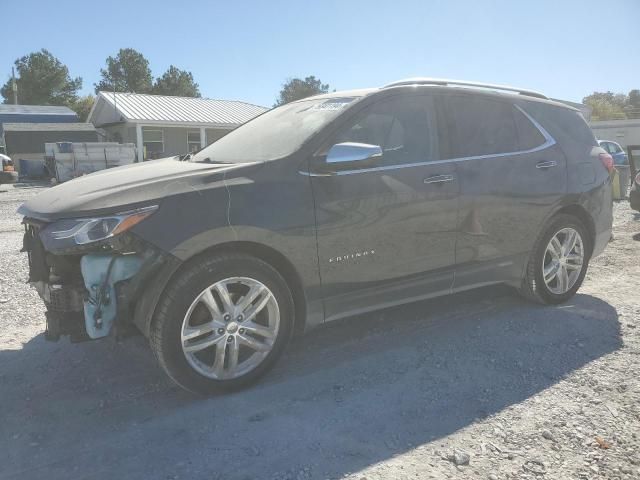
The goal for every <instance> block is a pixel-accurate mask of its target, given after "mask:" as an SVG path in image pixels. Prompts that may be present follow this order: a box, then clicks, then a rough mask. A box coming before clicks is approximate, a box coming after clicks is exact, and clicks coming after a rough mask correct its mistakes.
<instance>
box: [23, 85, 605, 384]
mask: <svg viewBox="0 0 640 480" xmlns="http://www.w3.org/2000/svg"><path fill="white" fill-rule="evenodd" d="M612 168H613V161H612V158H611V156H610V155H609V154H608V153H607V152H605V150H603V149H602V148H601V147H600V146H599V145H598V142H597V141H596V139H595V137H594V135H593V133H592V132H591V130H590V129H589V127H588V126H587V124H586V123H585V121H584V119H583V118H582V116H581V114H580V112H579V111H577V110H575V109H574V108H571V107H569V106H567V105H564V104H561V103H558V102H555V101H551V100H549V99H547V97H545V96H544V95H542V94H540V93H537V92H533V91H529V90H522V89H516V88H512V87H504V86H497V85H487V84H478V83H473V82H460V81H452V80H437V79H429V78H417V79H410V80H404V81H399V82H395V83H392V84H390V85H387V86H385V87H383V88H377V89H368V90H356V91H345V92H334V93H330V94H326V95H319V96H315V97H311V98H305V99H303V100H299V101H295V102H292V103H289V104H286V105H283V106H280V107H278V108H274V109H273V110H270V111H268V112H266V113H264V114H262V115H260V116H258V117H257V118H255V119H253V120H251V121H249V122H248V123H246V124H245V125H243V126H241V127H240V128H237V129H236V130H234V131H232V132H231V133H229V134H228V135H226V136H225V137H223V138H221V139H220V140H218V141H216V142H215V143H213V144H211V145H209V146H208V147H206V148H204V149H202V150H201V151H199V152H197V153H195V154H191V155H187V156H184V157H173V158H167V159H162V160H157V161H152V162H145V163H136V164H133V165H129V166H125V167H120V168H114V169H110V170H105V171H103V172H99V173H95V174H91V175H87V176H85V177H82V178H77V179H75V180H72V181H70V182H67V183H64V184H61V185H58V186H56V187H53V188H50V189H48V190H46V191H44V192H43V193H41V194H39V195H38V196H36V197H34V198H33V199H31V200H29V201H28V202H26V203H25V204H23V205H22V206H21V207H20V209H19V212H20V213H21V214H22V215H24V225H25V236H24V250H25V251H26V252H28V255H29V267H30V273H29V282H30V283H31V284H32V285H33V286H34V287H35V288H36V289H37V291H38V292H39V294H40V296H41V297H42V299H43V300H44V302H45V304H46V307H47V313H46V322H47V330H46V334H45V335H46V337H47V338H48V339H52V340H57V339H58V338H59V337H60V336H61V335H69V336H70V338H71V340H72V341H82V340H90V339H98V338H102V337H106V336H108V335H112V336H116V337H124V336H127V335H129V334H131V333H136V332H141V333H142V334H143V335H145V336H146V337H147V338H148V340H149V342H150V344H151V349H152V350H153V352H154V354H155V356H156V357H157V359H158V362H159V363H160V365H161V366H162V368H163V369H164V371H165V372H166V373H167V374H168V375H169V377H171V378H172V379H173V380H174V381H175V382H176V383H177V384H179V385H180V386H182V387H184V388H185V389H188V390H190V391H195V392H201V393H209V392H212V391H218V390H230V389H235V388H239V387H242V386H245V385H248V384H249V383H251V382H254V381H255V380H256V379H257V378H258V377H260V376H261V375H263V374H264V373H265V372H266V371H267V370H269V369H270V368H271V367H272V366H273V365H274V363H275V362H276V360H277V359H278V357H280V355H281V354H282V352H283V350H284V348H285V346H286V344H287V342H288V340H289V339H290V337H291V336H292V335H293V334H294V333H295V332H302V331H305V330H307V329H309V328H312V327H314V326H316V325H319V324H322V323H324V322H328V321H331V320H336V319H339V318H343V317H348V316H351V315H355V314H362V313H364V312H369V311H372V310H376V309H380V308H385V307H389V306H392V305H399V304H402V303H406V302H413V301H416V300H421V299H426V298H431V297H435V296H438V295H444V294H450V293H453V292H459V291H462V290H467V289H470V288H474V287H478V286H483V285H490V284H497V283H504V284H508V285H511V286H513V287H515V288H516V289H518V290H519V291H520V292H521V293H522V294H523V295H524V296H525V297H526V298H528V299H531V300H533V301H537V302H540V303H543V304H558V303H561V302H565V301H566V300H568V299H569V298H571V297H572V296H573V295H574V294H575V293H576V291H577V290H578V288H579V287H580V285H581V283H582V281H583V279H584V277H585V274H586V271H587V265H588V263H589V260H590V259H591V258H593V257H594V256H596V255H598V254H600V253H601V252H602V251H603V249H604V248H605V246H606V244H607V242H608V240H609V238H610V237H611V224H612V200H611V181H610V171H611V169H612Z"/></svg>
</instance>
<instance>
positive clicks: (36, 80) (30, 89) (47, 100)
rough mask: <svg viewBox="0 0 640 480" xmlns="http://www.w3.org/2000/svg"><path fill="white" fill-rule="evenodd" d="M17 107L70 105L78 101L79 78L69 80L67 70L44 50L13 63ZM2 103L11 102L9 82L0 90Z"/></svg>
mask: <svg viewBox="0 0 640 480" xmlns="http://www.w3.org/2000/svg"><path fill="white" fill-rule="evenodd" d="M15 66H16V71H17V74H18V78H17V79H16V84H17V85H18V103H20V104H22V105H70V104H72V103H73V102H75V101H76V100H77V98H78V95H77V92H78V90H79V89H80V88H82V78H80V77H77V78H71V76H70V75H69V69H68V68H67V66H66V65H64V64H63V63H62V62H61V61H60V60H58V59H57V58H56V57H54V56H53V55H52V54H51V52H49V51H48V50H45V49H44V48H43V49H42V50H40V51H39V52H32V53H30V54H29V55H25V56H24V57H21V58H18V59H17V60H16V61H15ZM0 93H1V94H2V96H3V97H4V103H12V102H13V90H12V88H11V79H9V80H8V81H7V83H5V84H4V85H3V87H2V88H1V89H0Z"/></svg>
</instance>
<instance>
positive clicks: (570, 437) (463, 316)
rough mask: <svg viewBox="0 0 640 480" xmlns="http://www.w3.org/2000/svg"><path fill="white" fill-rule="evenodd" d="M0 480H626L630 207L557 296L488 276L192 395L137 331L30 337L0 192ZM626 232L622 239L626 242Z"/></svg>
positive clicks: (633, 222) (11, 206)
mask: <svg viewBox="0 0 640 480" xmlns="http://www.w3.org/2000/svg"><path fill="white" fill-rule="evenodd" d="M0 190H8V191H7V192H4V193H0V478H2V479H8V478H16V479H18V478H19V479H24V478H47V479H58V478H60V479H68V478H74V479H75V478H98V479H102V478H104V479H112V478H149V479H174V478H182V479H254V478H255V479H258V478H259V479H325V478H327V479H328V478H349V479H354V480H361V479H369V480H372V479H381V478H385V479H405V478H406V479H414V478H420V479H425V478H434V479H439V478H462V479H466V478H473V479H507V478H513V479H515V478H518V479H527V478H530V479H532V478H538V479H545V478H546V479H600V478H611V479H614V478H620V479H630V478H640V438H639V437H640V381H639V378H640V241H637V240H640V235H638V232H640V215H638V214H634V213H633V212H632V211H631V210H630V209H629V207H628V204H627V203H626V202H625V203H619V204H616V205H615V241H614V242H612V243H611V244H610V245H609V247H608V249H607V251H606V252H605V254H604V255H602V256H601V257H599V258H598V259H596V260H594V262H593V263H592V266H591V269H590V271H589V274H588V278H587V280H586V283H585V285H584V286H583V288H582V289H581V291H580V294H579V295H577V296H576V297H575V299H574V300H573V301H571V302H570V303H568V304H566V305H562V306H559V307H539V306H534V305H530V304H527V303H524V302H523V301H521V300H520V299H519V298H518V297H516V296H514V295H513V294H512V292H511V291H510V290H509V289H507V288H502V287H500V288H489V289H483V290H479V291H475V292H469V293H465V294H460V295H456V296H454V297H450V298H444V299H439V300H435V301H428V302H422V303H418V304H414V305H410V306H405V307H401V308H394V309H390V310H386V311H384V312H380V313H377V314H374V315H369V316H367V317H362V318H354V319H351V320H350V321H348V322H341V323H340V324H337V325H332V326H329V327H328V328H324V329H321V330H319V331H316V332H314V333H312V334H310V335H309V336H307V337H304V338H302V339H300V340H297V341H296V342H294V344H293V345H291V347H290V349H289V350H288V353H287V354H286V355H285V356H284V358H283V359H282V361H281V362H280V364H279V366H278V367H277V368H276V369H275V371H273V372H272V373H271V374H270V375H268V376H267V377H266V378H265V379H264V380H263V381H262V382H261V383H260V384H259V385H257V386H256V387H254V388H252V389H249V390H246V391H243V392H240V393H236V394H233V395H226V396H218V397H214V398H208V399H203V398H197V397H194V396H192V395H189V394H187V393H185V392H183V391H181V390H180V389H178V388H177V387H174V386H173V385H172V384H170V383H169V381H167V380H166V379H165V377H164V375H163V373H162V372H161V371H160V370H159V368H158V367H157V366H156V364H155V362H154V359H153V358H152V355H151V352H150V350H149V348H148V347H147V345H146V343H145V341H144V340H143V339H142V338H135V339H132V340H128V341H126V342H124V343H122V344H116V343H114V342H113V341H111V340H105V341H99V342H94V343H84V344H77V345H70V344H69V343H68V342H67V341H65V340H63V341H60V342H59V343H48V342H45V340H44V339H43V336H42V331H43V328H44V316H43V306H42V303H41V302H40V300H39V298H38V297H37V295H36V293H35V291H33V290H31V289H30V288H29V287H28V286H27V285H25V284H24V281H25V279H26V277H27V264H26V258H25V256H24V254H20V253H19V249H20V247H21V226H20V224H19V221H20V219H19V217H18V216H17V215H16V214H15V209H16V208H17V207H18V205H19V204H20V202H21V201H23V200H24V199H25V198H27V197H28V196H30V195H33V194H34V193H37V189H33V188H15V189H14V188H11V187H8V188H7V187H6V186H0ZM634 235H635V236H636V239H635V240H634V239H633V236H634Z"/></svg>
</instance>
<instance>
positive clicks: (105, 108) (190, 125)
mask: <svg viewBox="0 0 640 480" xmlns="http://www.w3.org/2000/svg"><path fill="white" fill-rule="evenodd" d="M266 110H267V108H265V107H261V106H259V105H253V104H251V103H246V102H240V101H235V100H212V99H209V98H192V97H169V96H163V95H146V94H138V93H114V92H99V93H98V96H97V98H96V102H95V104H94V105H93V108H92V109H91V112H90V113H89V117H88V119H87V122H90V123H92V124H93V125H95V126H96V127H97V128H100V129H102V130H104V132H106V138H104V140H105V141H112V142H120V143H128V142H130V143H135V144H136V145H137V149H138V158H139V159H141V160H142V158H143V157H142V154H141V152H143V154H144V159H145V160H146V159H151V158H161V157H168V156H173V155H182V154H186V153H189V152H192V151H195V150H199V149H200V148H202V147H206V146H207V145H209V144H210V143H213V142H214V141H216V140H218V139H219V138H221V137H222V136H224V135H225V134H227V133H228V132H230V131H231V130H233V129H234V128H236V127H238V126H239V125H242V124H243V123H245V122H247V121H248V120H251V119H252V118H254V117H255V116H257V115H260V114H261V113H263V112H265V111H266Z"/></svg>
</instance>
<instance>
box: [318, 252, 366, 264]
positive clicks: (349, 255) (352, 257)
mask: <svg viewBox="0 0 640 480" xmlns="http://www.w3.org/2000/svg"><path fill="white" fill-rule="evenodd" d="M375 254H376V251H375V250H364V251H362V252H355V253H347V254H346V255H340V256H338V257H331V258H330V259H329V263H339V262H346V261H347V260H355V259H356V258H360V257H366V256H368V255H375Z"/></svg>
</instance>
